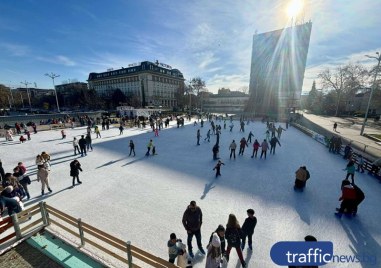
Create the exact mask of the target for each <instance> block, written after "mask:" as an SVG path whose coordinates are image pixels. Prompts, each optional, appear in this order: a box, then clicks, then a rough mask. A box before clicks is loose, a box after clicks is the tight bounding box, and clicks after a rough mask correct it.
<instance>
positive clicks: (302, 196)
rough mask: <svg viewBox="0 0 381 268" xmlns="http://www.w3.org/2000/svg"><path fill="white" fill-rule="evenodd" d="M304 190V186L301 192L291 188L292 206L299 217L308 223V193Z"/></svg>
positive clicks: (309, 221)
mask: <svg viewBox="0 0 381 268" xmlns="http://www.w3.org/2000/svg"><path fill="white" fill-rule="evenodd" d="M306 190H307V189H306V188H304V190H303V192H300V191H295V190H293V192H294V194H293V199H292V202H293V204H292V206H293V207H294V208H295V210H296V212H297V213H298V214H299V217H300V219H301V220H302V221H304V222H305V223H307V224H308V225H310V223H311V220H310V209H311V208H310V207H309V206H310V205H311V204H310V195H309V194H308V193H305V192H306Z"/></svg>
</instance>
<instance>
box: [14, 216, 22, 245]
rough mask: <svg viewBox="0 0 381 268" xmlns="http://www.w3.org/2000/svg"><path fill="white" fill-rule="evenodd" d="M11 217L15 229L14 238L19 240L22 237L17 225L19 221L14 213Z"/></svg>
mask: <svg viewBox="0 0 381 268" xmlns="http://www.w3.org/2000/svg"><path fill="white" fill-rule="evenodd" d="M11 217H12V222H13V227H14V228H15V233H16V238H17V239H21V238H22V235H21V230H20V225H19V219H18V217H17V214H16V213H14V214H12V216H11Z"/></svg>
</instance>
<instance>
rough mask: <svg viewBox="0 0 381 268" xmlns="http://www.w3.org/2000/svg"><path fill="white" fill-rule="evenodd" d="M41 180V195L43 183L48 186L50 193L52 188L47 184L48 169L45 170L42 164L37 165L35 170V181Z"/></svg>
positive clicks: (43, 190) (43, 187) (43, 188)
mask: <svg viewBox="0 0 381 268" xmlns="http://www.w3.org/2000/svg"><path fill="white" fill-rule="evenodd" d="M40 180H41V195H44V193H45V185H46V186H47V188H48V191H49V192H50V193H51V192H52V189H50V186H49V171H47V170H46V168H45V167H44V165H39V166H38V170H37V181H38V182H39V181H40Z"/></svg>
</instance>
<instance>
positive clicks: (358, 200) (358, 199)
mask: <svg viewBox="0 0 381 268" xmlns="http://www.w3.org/2000/svg"><path fill="white" fill-rule="evenodd" d="M352 186H353V188H355V191H356V200H355V202H354V204H353V216H356V214H357V207H358V205H360V203H361V202H362V201H363V200H364V199H365V194H364V192H363V191H362V190H361V189H360V188H359V187H358V186H357V185H356V184H354V183H352Z"/></svg>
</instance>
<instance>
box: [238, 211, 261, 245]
mask: <svg viewBox="0 0 381 268" xmlns="http://www.w3.org/2000/svg"><path fill="white" fill-rule="evenodd" d="M246 212H247V218H246V219H245V222H244V223H243V225H242V243H241V249H242V250H243V249H244V248H245V243H246V237H247V238H248V242H247V243H248V245H249V249H250V250H253V234H254V228H255V226H256V225H257V217H255V216H254V214H255V212H254V209H251V208H249V209H248V210H247V211H246Z"/></svg>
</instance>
